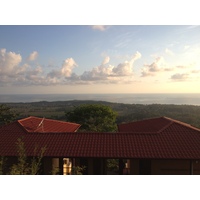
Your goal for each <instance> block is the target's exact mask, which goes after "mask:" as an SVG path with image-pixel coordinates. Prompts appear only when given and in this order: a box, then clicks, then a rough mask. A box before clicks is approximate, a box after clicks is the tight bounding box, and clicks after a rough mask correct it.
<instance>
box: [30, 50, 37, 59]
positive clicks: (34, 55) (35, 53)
mask: <svg viewBox="0 0 200 200" xmlns="http://www.w3.org/2000/svg"><path fill="white" fill-rule="evenodd" d="M37 57H38V52H37V51H33V52H32V53H31V54H30V55H29V56H28V61H34V60H36V59H37Z"/></svg>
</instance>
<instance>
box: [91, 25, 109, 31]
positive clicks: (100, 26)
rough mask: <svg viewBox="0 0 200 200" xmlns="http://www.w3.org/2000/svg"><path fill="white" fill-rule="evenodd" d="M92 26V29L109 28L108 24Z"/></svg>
mask: <svg viewBox="0 0 200 200" xmlns="http://www.w3.org/2000/svg"><path fill="white" fill-rule="evenodd" d="M91 27H92V29H94V30H98V31H105V30H107V29H108V28H109V26H107V25H93V26H91Z"/></svg>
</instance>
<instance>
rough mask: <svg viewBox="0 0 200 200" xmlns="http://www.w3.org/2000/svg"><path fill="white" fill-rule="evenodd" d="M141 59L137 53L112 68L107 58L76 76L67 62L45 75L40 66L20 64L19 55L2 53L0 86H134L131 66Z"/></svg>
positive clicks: (33, 55)
mask: <svg viewBox="0 0 200 200" xmlns="http://www.w3.org/2000/svg"><path fill="white" fill-rule="evenodd" d="M36 55H37V53H32V54H31V55H30V56H29V60H34V58H36ZM140 58H141V54H140V53H139V52H136V53H135V54H134V55H133V56H132V58H131V59H130V60H129V61H125V62H122V63H120V64H118V65H117V66H114V65H111V64H109V62H110V57H109V56H106V57H105V58H104V59H103V61H102V63H101V64H100V65H99V66H97V67H94V68H92V69H91V70H88V71H85V72H83V73H82V74H80V75H77V74H75V73H74V72H73V69H74V68H75V67H76V66H78V65H77V64H76V62H75V60H74V59H73V58H67V59H66V60H64V61H63V64H62V66H61V67H60V68H57V69H52V70H51V71H49V72H47V71H46V70H44V69H43V67H42V66H41V65H39V64H38V65H37V66H35V64H33V63H32V64H31V63H29V64H28V63H21V61H22V57H21V55H20V54H16V53H14V52H6V50H5V49H1V50H0V86H4V85H26V86H27V85H56V84H59V85H63V84H96V83H112V84H114V83H130V82H133V64H134V62H135V61H136V60H138V59H140Z"/></svg>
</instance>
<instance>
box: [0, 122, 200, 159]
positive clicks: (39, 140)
mask: <svg viewBox="0 0 200 200" xmlns="http://www.w3.org/2000/svg"><path fill="white" fill-rule="evenodd" d="M158 121H159V122H161V124H162V126H161V125H159V124H157V123H156V122H158ZM146 122H147V126H146V127H149V128H148V129H147V128H146V127H144V126H145V123H144V122H139V124H143V127H142V128H141V130H140V129H139V127H138V124H137V122H136V124H137V131H136V132H130V131H129V132H122V133H120V132H119V133H85V132H84V133H80V132H77V133H74V132H68V133H66V132H64V133H61V132H60V133H46V132H44V133H29V132H28V133H27V132H25V133H22V131H21V128H20V127H17V126H16V124H15V123H12V124H10V125H8V126H6V127H4V128H1V129H0V155H3V156H17V151H16V141H17V138H19V136H20V135H21V136H23V137H24V142H25V145H26V150H27V155H29V156H32V155H33V149H34V146H35V144H37V145H38V146H39V147H43V146H47V150H46V152H45V156H50V157H104V158H151V159H152V158H153V159H200V130H199V129H197V128H193V127H191V126H190V125H187V124H184V123H181V122H178V121H176V120H175V121H173V120H171V119H168V118H161V119H158V120H156V119H154V120H150V121H148V120H147V121H146ZM150 122H151V124H152V122H155V124H156V126H153V128H151V127H150V126H149V124H150ZM129 125H130V124H129ZM129 125H128V126H129ZM11 126H12V127H11ZM129 127H130V126H129ZM14 128H16V129H15V130H14ZM10 130H13V131H10ZM134 130H135V129H134ZM142 130H146V132H142ZM149 130H150V131H149ZM153 130H154V131H155V132H152V131H153Z"/></svg>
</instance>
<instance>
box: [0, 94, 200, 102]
mask: <svg viewBox="0 0 200 200" xmlns="http://www.w3.org/2000/svg"><path fill="white" fill-rule="evenodd" d="M69 100H94V101H108V102H114V103H125V104H177V105H200V93H197V94H196V93H195V94H194V93H192V94H189V93H187V94H174V93H173V94H169V93H165V94H136V93H134V94H10V95H7V94H5V95H3V94H0V103H19V102H23V103H27V102H39V101H49V102H52V101H69Z"/></svg>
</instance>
